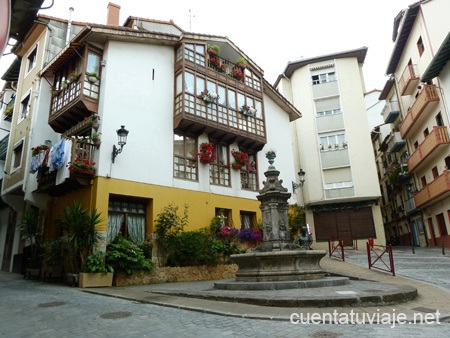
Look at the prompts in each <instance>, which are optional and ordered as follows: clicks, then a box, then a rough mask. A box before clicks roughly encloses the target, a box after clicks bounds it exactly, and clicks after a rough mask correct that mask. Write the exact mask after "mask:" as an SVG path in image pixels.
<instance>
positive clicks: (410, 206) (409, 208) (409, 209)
mask: <svg viewBox="0 0 450 338" xmlns="http://www.w3.org/2000/svg"><path fill="white" fill-rule="evenodd" d="M416 210H417V208H416V203H415V201H414V197H411V198H409V199H408V200H406V202H405V211H406V214H407V215H409V214H412V213H413V212H414V211H416Z"/></svg>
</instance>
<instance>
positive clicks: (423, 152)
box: [408, 127, 450, 172]
mask: <svg viewBox="0 0 450 338" xmlns="http://www.w3.org/2000/svg"><path fill="white" fill-rule="evenodd" d="M448 144H450V139H449V137H448V130H447V127H433V130H432V131H431V133H430V134H429V135H428V136H427V137H426V138H425V140H424V141H423V142H422V143H421V144H420V145H419V147H418V148H417V149H416V150H415V151H414V152H413V153H412V155H411V157H410V158H409V160H408V170H409V171H410V172H414V170H416V169H417V168H418V167H419V166H420V165H421V164H422V163H423V162H424V161H425V160H426V159H427V158H428V157H429V156H430V155H431V154H432V153H433V152H435V151H436V149H438V148H442V147H441V146H447V145H448ZM443 149H448V147H444V148H443Z"/></svg>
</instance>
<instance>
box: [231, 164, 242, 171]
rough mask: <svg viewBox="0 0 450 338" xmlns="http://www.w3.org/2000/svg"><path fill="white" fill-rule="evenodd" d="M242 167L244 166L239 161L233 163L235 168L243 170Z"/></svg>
mask: <svg viewBox="0 0 450 338" xmlns="http://www.w3.org/2000/svg"><path fill="white" fill-rule="evenodd" d="M241 168H242V164H239V163H233V169H238V170H241Z"/></svg>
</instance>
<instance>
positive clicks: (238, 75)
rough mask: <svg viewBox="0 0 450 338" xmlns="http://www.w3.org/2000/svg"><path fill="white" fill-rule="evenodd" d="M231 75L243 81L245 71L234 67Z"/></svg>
mask: <svg viewBox="0 0 450 338" xmlns="http://www.w3.org/2000/svg"><path fill="white" fill-rule="evenodd" d="M230 76H231V77H232V78H234V79H236V80H239V81H242V79H243V78H244V73H243V72H242V71H240V70H239V69H233V70H232V71H231V73H230Z"/></svg>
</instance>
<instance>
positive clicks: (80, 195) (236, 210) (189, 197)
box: [45, 177, 262, 238]
mask: <svg viewBox="0 0 450 338" xmlns="http://www.w3.org/2000/svg"><path fill="white" fill-rule="evenodd" d="M110 196H114V197H117V198H119V199H124V200H126V199H130V198H139V199H143V200H147V202H148V209H147V229H146V233H147V237H149V235H150V234H151V233H152V232H154V230H155V222H154V221H155V220H156V219H157V216H158V214H159V213H161V212H162V211H163V208H164V207H166V206H168V205H170V204H172V205H174V206H178V213H179V215H180V216H182V215H183V211H184V205H188V226H187V227H186V228H185V229H184V230H185V231H190V230H195V229H199V228H202V227H209V225H210V223H211V220H212V218H213V217H214V216H215V213H216V208H223V209H230V210H231V217H232V220H231V222H229V223H231V224H232V225H233V226H234V227H236V228H239V227H240V212H241V211H245V212H254V213H256V220H261V218H262V217H261V211H260V209H259V206H260V202H259V201H258V200H257V199H256V197H255V200H249V199H245V198H237V197H231V196H224V195H215V194H212V193H205V192H199V191H192V190H185V189H178V188H170V187H164V186H157V185H152V184H143V183H138V182H131V181H124V180H118V179H112V178H104V177H97V178H95V179H94V180H93V184H92V185H91V186H89V187H85V188H82V189H79V190H76V191H74V192H73V193H70V194H67V195H63V196H60V197H58V198H55V199H53V200H52V201H51V202H50V203H49V204H48V208H47V213H46V221H45V223H46V229H48V231H46V238H55V237H57V236H59V229H58V226H57V224H58V220H59V219H61V217H62V216H63V213H64V208H65V207H67V206H69V207H71V206H73V205H74V201H75V200H79V201H80V202H81V204H82V206H83V207H84V208H87V209H89V210H91V211H92V210H93V209H94V208H96V209H97V211H98V212H100V213H101V217H102V222H101V223H100V224H99V225H98V227H97V230H98V231H106V229H107V223H108V203H109V198H110Z"/></svg>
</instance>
